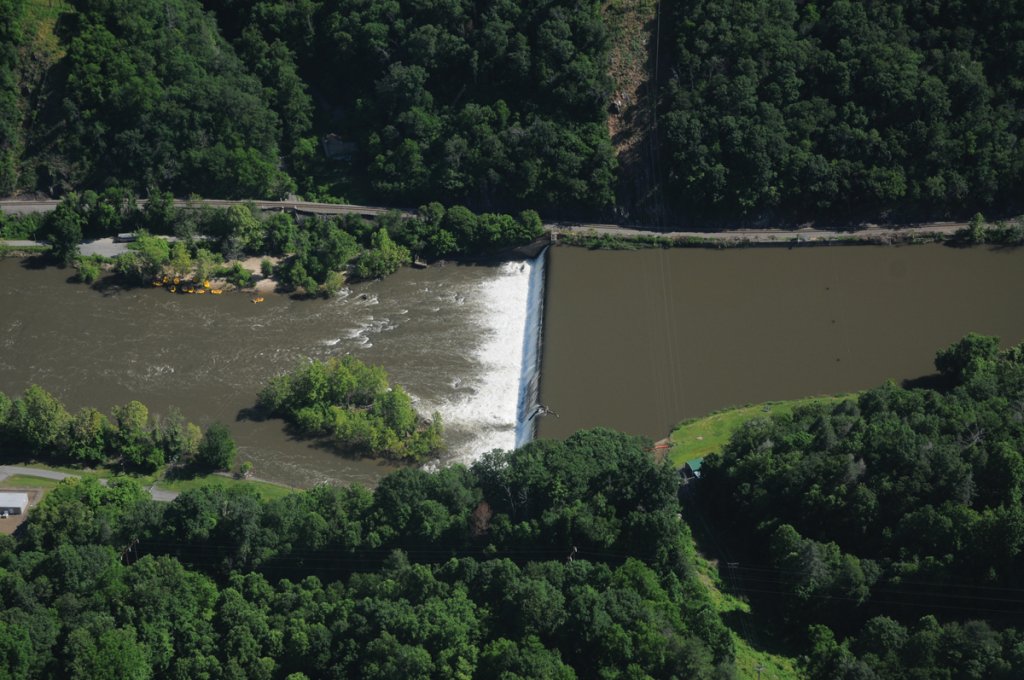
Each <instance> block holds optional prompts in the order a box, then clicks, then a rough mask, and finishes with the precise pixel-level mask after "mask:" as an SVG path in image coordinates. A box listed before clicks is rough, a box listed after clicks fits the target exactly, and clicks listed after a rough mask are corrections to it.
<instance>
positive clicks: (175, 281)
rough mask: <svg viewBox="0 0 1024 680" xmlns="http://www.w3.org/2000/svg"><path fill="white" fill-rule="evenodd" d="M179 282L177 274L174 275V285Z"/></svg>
mask: <svg viewBox="0 0 1024 680" xmlns="http://www.w3.org/2000/svg"><path fill="white" fill-rule="evenodd" d="M179 283H181V279H179V278H178V277H177V276H175V277H174V285H175V286H177V285H178V284H179Z"/></svg>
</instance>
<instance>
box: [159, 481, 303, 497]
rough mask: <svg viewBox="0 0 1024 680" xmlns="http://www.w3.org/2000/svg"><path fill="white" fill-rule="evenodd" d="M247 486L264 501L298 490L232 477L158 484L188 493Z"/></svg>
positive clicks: (163, 487)
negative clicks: (213, 488)
mask: <svg viewBox="0 0 1024 680" xmlns="http://www.w3.org/2000/svg"><path fill="white" fill-rule="evenodd" d="M240 485H245V486H249V487H252V488H253V489H255V490H256V491H257V492H259V494H260V495H261V496H262V497H263V500H267V501H272V500H274V499H276V498H282V497H284V496H287V495H288V494H290V493H295V492H296V491H298V489H293V488H292V487H290V486H282V485H280V484H273V483H271V482H261V481H255V480H247V479H233V478H231V477H225V476H224V475H205V476H200V477H193V478H191V479H175V480H168V479H163V480H160V481H159V482H157V487H158V488H161V489H167V490H168V491H178V492H179V493H180V492H182V491H188V490H189V489H195V488H196V487H200V486H240Z"/></svg>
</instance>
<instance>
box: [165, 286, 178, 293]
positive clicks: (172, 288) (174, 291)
mask: <svg viewBox="0 0 1024 680" xmlns="http://www.w3.org/2000/svg"><path fill="white" fill-rule="evenodd" d="M167 290H169V291H171V292H172V293H177V292H178V288H177V286H171V287H169V288H168V289H167Z"/></svg>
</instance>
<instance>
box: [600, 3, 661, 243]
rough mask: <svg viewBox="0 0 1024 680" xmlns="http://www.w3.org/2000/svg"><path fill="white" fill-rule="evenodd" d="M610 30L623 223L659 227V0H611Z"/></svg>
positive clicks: (612, 130)
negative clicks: (657, 121) (657, 114)
mask: <svg viewBox="0 0 1024 680" xmlns="http://www.w3.org/2000/svg"><path fill="white" fill-rule="evenodd" d="M604 16H605V21H606V22H607V25H608V27H609V30H610V32H611V52H610V54H609V64H608V73H609V75H610V76H611V78H612V82H613V85H614V88H615V89H614V92H613V94H612V97H611V102H610V104H609V107H608V134H609V135H610V137H611V140H612V145H613V146H614V147H615V154H616V157H617V159H618V162H619V186H618V194H619V196H618V203H619V205H621V206H623V208H622V209H623V211H624V213H623V215H622V217H623V218H625V220H626V221H627V222H632V223H637V222H641V221H642V222H646V223H648V224H657V223H660V218H661V212H662V211H661V209H660V205H661V204H660V199H659V196H658V193H657V190H658V177H657V140H656V129H655V128H656V118H655V114H656V110H655V109H656V106H657V91H656V90H657V88H656V82H657V77H658V54H657V50H658V48H659V44H658V43H659V42H660V40H659V36H658V23H659V2H658V0H609V1H608V2H607V3H606V4H605V6H604Z"/></svg>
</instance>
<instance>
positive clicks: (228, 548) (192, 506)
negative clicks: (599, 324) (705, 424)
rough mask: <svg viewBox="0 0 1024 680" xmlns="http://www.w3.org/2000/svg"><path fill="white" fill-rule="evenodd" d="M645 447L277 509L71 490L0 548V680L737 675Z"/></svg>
mask: <svg viewBox="0 0 1024 680" xmlns="http://www.w3.org/2000/svg"><path fill="white" fill-rule="evenodd" d="M648 446H649V442H645V441H644V440H642V439H639V438H636V437H628V436H625V435H621V434H617V433H613V432H610V431H606V430H593V431H589V432H580V433H578V434H576V435H574V436H572V437H570V438H568V439H567V440H565V441H564V442H535V443H533V444H530V445H528V446H526V447H524V448H523V449H521V450H518V451H514V452H495V453H493V454H491V455H488V456H486V457H485V458H484V459H482V460H481V461H480V462H478V463H477V464H475V465H473V466H472V467H471V468H465V467H462V466H454V467H450V468H445V469H443V470H440V471H438V472H434V473H427V472H423V471H420V470H415V469H403V470H400V471H398V472H396V473H393V474H391V475H389V476H387V477H385V478H384V479H383V480H382V481H381V483H380V485H379V486H378V487H377V488H376V489H375V490H373V491H372V492H371V491H369V490H367V489H365V488H362V487H360V486H351V487H347V488H340V487H332V486H318V487H316V488H314V489H311V490H309V491H306V492H301V493H294V494H291V495H289V496H286V497H284V498H280V499H278V500H275V501H271V502H264V501H261V500H260V499H259V497H258V496H257V495H256V494H255V492H253V491H252V490H250V489H248V488H245V487H241V488H234V489H224V488H217V487H206V488H200V489H195V490H190V491H186V492H185V493H183V494H181V495H180V496H179V497H178V498H177V499H176V500H174V501H173V502H171V503H169V504H159V503H154V502H152V501H150V500H149V499H148V497H147V496H146V494H145V493H144V491H143V490H142V489H141V488H140V487H139V486H138V485H137V484H135V483H134V482H132V481H131V480H124V481H118V482H115V483H112V484H110V485H109V486H107V487H103V486H100V485H98V484H96V483H95V482H93V481H78V480H72V481H66V482H64V483H62V484H60V485H59V486H57V487H56V488H55V489H53V490H52V491H51V492H50V493H49V495H48V497H47V498H46V499H44V501H43V502H42V504H41V505H40V506H39V507H38V508H36V509H34V510H33V511H32V513H31V514H30V516H29V518H28V521H27V522H26V524H24V525H23V526H22V529H21V530H20V531H19V534H18V535H17V536H15V537H14V538H10V537H6V536H4V537H0V601H2V603H3V607H2V608H0V627H2V628H3V631H4V635H3V636H0V649H2V650H3V653H2V654H0V669H2V670H0V672H2V673H4V674H5V675H6V676H7V677H12V678H29V677H33V678H38V677H66V678H101V677H110V675H111V674H114V675H116V676H117V677H125V678H150V677H167V678H174V677H190V678H191V677H210V678H266V679H271V678H290V679H291V680H300V679H301V678H325V677H362V678H380V679H381V680H384V679H390V678H395V677H403V678H413V679H423V680H426V679H428V678H453V677H463V678H481V679H483V678H494V677H503V678H510V679H514V678H523V679H525V678H564V679H565V680H569V679H571V678H577V677H579V678H585V677H586V678H589V677H635V678H643V677H648V678H666V679H667V678H674V677H688V678H709V679H710V678H728V677H731V676H732V675H733V670H732V665H733V654H734V652H733V646H732V641H731V638H730V636H729V634H728V632H727V629H726V628H725V626H724V625H723V623H722V621H721V619H720V618H719V617H718V615H717V614H716V613H715V611H714V609H713V607H712V604H711V602H710V600H709V596H708V591H707V590H706V589H705V587H704V586H703V585H702V584H701V582H700V580H699V577H698V573H697V571H696V569H695V555H694V550H693V543H692V540H691V537H690V533H689V531H688V529H687V527H686V525H685V524H684V523H682V522H681V521H679V518H678V512H679V506H678V502H677V500H676V493H675V490H676V475H675V473H674V471H673V470H671V469H670V468H668V467H666V466H664V465H657V464H655V463H654V462H653V460H652V458H651V457H650V455H649V453H648V452H647V450H646V448H647V447H648Z"/></svg>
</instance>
